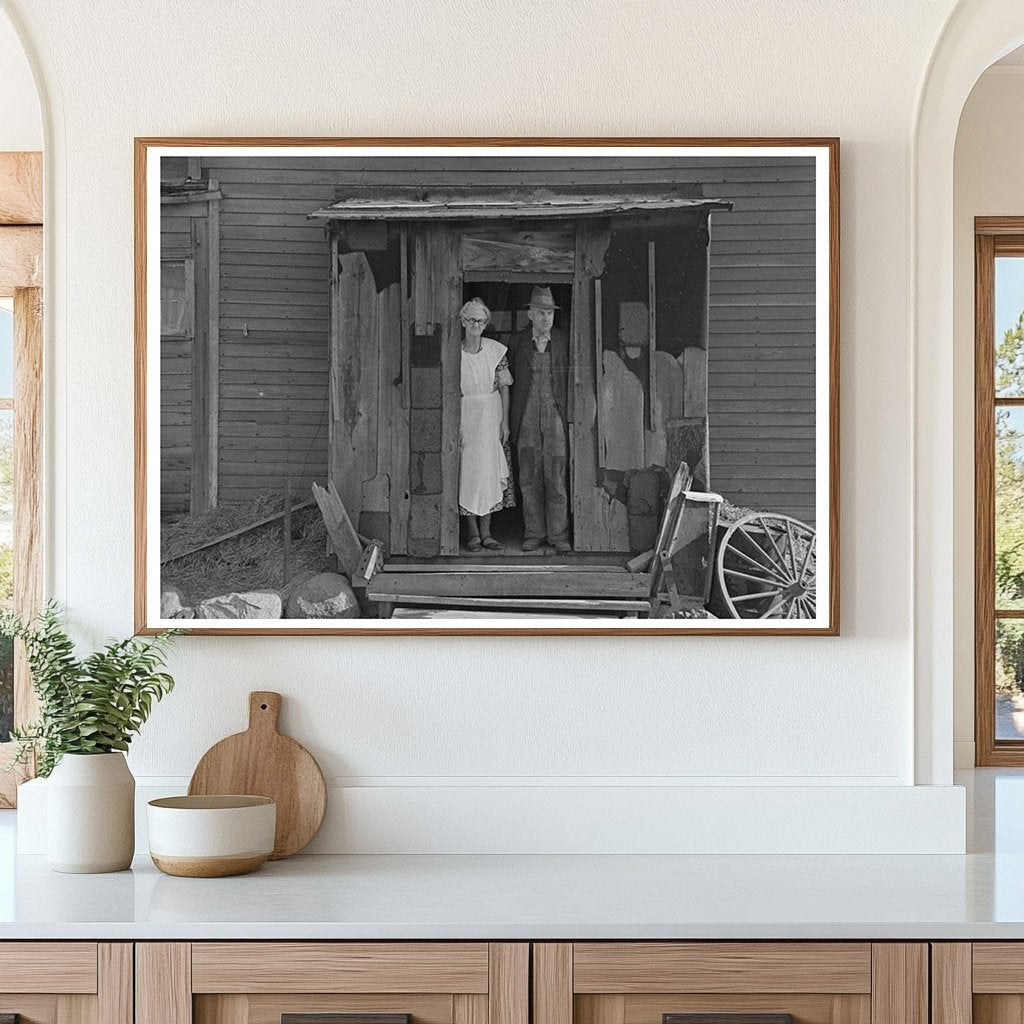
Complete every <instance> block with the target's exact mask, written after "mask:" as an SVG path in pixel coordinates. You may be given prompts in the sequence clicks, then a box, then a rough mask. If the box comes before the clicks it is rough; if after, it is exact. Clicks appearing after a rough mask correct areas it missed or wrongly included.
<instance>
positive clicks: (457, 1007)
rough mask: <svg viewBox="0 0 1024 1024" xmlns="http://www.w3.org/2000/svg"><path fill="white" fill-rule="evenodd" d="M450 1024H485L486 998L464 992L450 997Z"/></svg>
mask: <svg viewBox="0 0 1024 1024" xmlns="http://www.w3.org/2000/svg"><path fill="white" fill-rule="evenodd" d="M452 1024H487V996H486V995H478V994H474V995H469V994H467V993H465V992H459V993H456V994H455V995H454V996H452Z"/></svg>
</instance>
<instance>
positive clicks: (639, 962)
mask: <svg viewBox="0 0 1024 1024" xmlns="http://www.w3.org/2000/svg"><path fill="white" fill-rule="evenodd" d="M533 984H534V988H533V999H534V1004H533V1005H534V1024H899V1022H908V1021H912V1022H914V1024H925V1022H926V1021H927V1009H928V950H927V947H926V946H925V945H924V944H923V943H893V944H888V943H870V942H578V943H572V944H570V943H538V944H536V945H535V946H534V961H533Z"/></svg>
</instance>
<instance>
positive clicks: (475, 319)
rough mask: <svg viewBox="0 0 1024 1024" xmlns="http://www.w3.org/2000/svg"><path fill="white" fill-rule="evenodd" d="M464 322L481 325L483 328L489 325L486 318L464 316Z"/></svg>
mask: <svg viewBox="0 0 1024 1024" xmlns="http://www.w3.org/2000/svg"><path fill="white" fill-rule="evenodd" d="M462 322H463V323H464V324H479V325H480V326H481V327H482V326H484V325H485V324H486V323H487V318H486V317H472V316H464V317H463V318H462Z"/></svg>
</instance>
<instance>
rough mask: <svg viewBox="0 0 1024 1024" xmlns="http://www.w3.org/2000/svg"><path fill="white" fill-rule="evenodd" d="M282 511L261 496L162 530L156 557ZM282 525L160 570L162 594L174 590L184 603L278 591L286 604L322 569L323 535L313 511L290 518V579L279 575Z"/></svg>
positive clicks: (274, 500)
mask: <svg viewBox="0 0 1024 1024" xmlns="http://www.w3.org/2000/svg"><path fill="white" fill-rule="evenodd" d="M283 508H284V502H283V498H282V496H281V495H280V494H261V495H259V496H258V497H256V498H253V499H251V500H250V501H246V502H242V503H240V504H237V505H224V506H221V507H220V508H215V509H212V510H211V511H209V512H203V513H200V514H198V515H194V516H184V517H182V518H179V519H175V520H172V521H167V522H164V523H162V524H161V527H160V557H161V559H163V558H167V557H168V556H172V555H178V554H181V553H182V552H187V551H190V550H191V549H192V548H195V547H197V546H198V545H200V544H204V543H206V542H207V541H210V540H213V539H214V538H215V537H219V536H221V535H222V534H225V533H231V532H232V531H233V530H237V529H240V528H242V527H244V526H247V525H248V524H249V523H254V522H257V521H258V520H260V519H265V518H266V517H267V516H270V515H273V514H274V513H275V512H280V511H281V510H282V509H283ZM282 526H283V521H282V520H278V521H276V522H273V523H268V524H267V525H265V526H261V527H259V528H257V529H255V530H251V531H249V532H248V533H243V534H242V535H241V536H239V537H233V538H231V539H230V540H226V541H223V542H222V543H220V544H218V545H216V546H215V547H212V548H205V549H204V550H202V551H197V552H195V553H194V554H187V555H184V556H183V557H181V558H176V559H174V561H171V562H167V563H166V564H165V565H163V566H161V574H160V576H161V579H160V582H161V589H163V590H167V589H168V588H170V587H177V588H178V589H179V590H181V591H182V593H183V594H184V595H185V603H186V604H197V603H198V602H199V601H202V600H205V599H206V598H209V597H217V596H218V595H220V594H228V593H231V592H232V591H238V592H242V591H248V590H276V591H277V592H278V593H280V594H281V595H282V597H283V598H284V599H285V600H287V597H288V594H289V592H290V591H291V589H292V588H293V587H295V586H296V585H297V584H298V583H300V582H302V581H303V580H305V579H308V578H309V577H310V576H312V575H314V574H315V573H318V572H323V571H324V569H325V568H326V553H327V531H326V529H325V527H324V524H323V520H322V519H321V518H320V511H319V509H317V508H316V506H313V507H312V508H305V509H302V510H301V511H299V512H293V513H292V543H291V552H290V563H289V573H288V579H287V580H284V579H283V575H282V570H283V564H282V563H283V551H282V546H283V536H282Z"/></svg>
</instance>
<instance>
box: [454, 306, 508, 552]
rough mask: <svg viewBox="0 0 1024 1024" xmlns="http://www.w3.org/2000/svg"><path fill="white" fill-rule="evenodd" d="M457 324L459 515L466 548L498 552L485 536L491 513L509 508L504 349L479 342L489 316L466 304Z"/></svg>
mask: <svg viewBox="0 0 1024 1024" xmlns="http://www.w3.org/2000/svg"><path fill="white" fill-rule="evenodd" d="M459 316H460V319H461V320H462V378H461V379H462V426H461V460H460V462H459V513H460V514H461V515H463V516H465V517H466V526H467V536H468V540H467V542H466V547H467V548H469V550H470V551H479V550H480V549H481V548H482V547H483V548H488V549H491V550H498V549H499V548H500V547H501V545H500V544H499V543H498V542H497V541H496V540H495V539H494V538H493V537H492V536H491V513H492V512H497V511H498V509H500V508H510V507H511V506H512V505H514V504H515V498H514V496H513V490H512V473H511V470H510V468H509V460H508V447H507V445H508V436H509V431H508V410H509V388H510V387H511V385H512V374H511V373H510V372H509V369H508V361H507V360H506V358H505V353H506V348H505V346H504V345H502V344H501V343H500V342H497V341H495V340H494V339H493V338H485V337H484V328H485V327H486V326H487V325H488V324H489V323H490V320H491V311H490V310H489V309H488V308H487V306H485V305H484V302H483V300H482V299H478V298H477V299H470V300H469V302H467V303H466V304H465V305H464V306H463V307H462V309H461V310H460V313H459Z"/></svg>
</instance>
